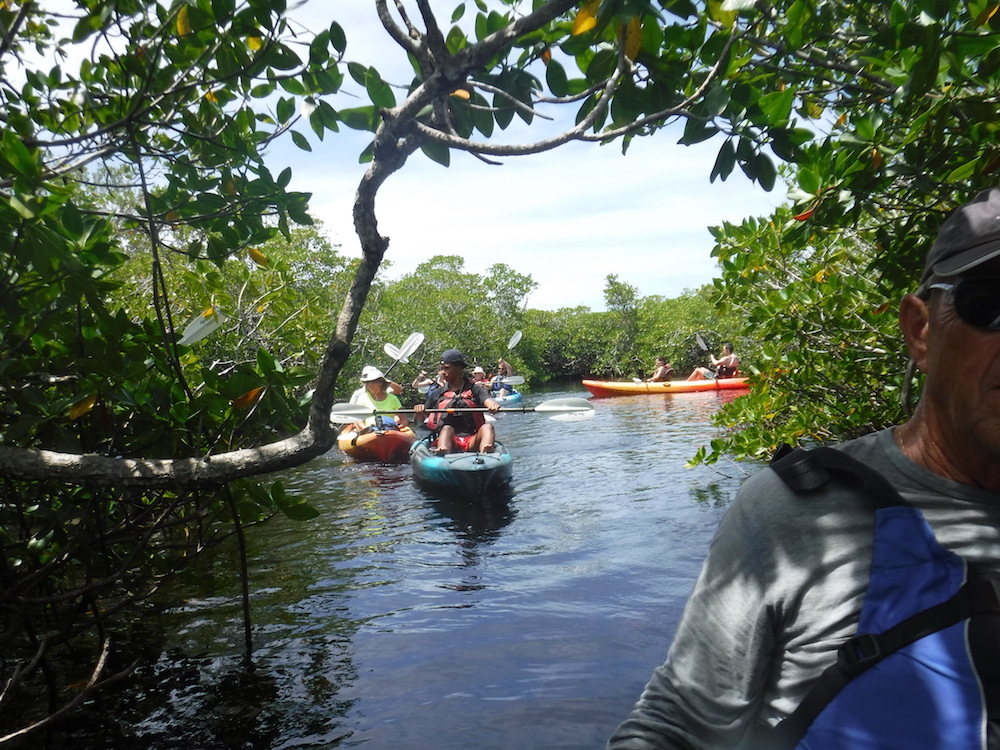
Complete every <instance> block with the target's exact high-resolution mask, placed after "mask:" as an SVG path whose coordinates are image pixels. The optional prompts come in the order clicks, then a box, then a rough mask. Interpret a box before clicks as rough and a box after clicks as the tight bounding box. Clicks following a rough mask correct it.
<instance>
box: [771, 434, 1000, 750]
mask: <svg viewBox="0 0 1000 750" xmlns="http://www.w3.org/2000/svg"><path fill="white" fill-rule="evenodd" d="M783 448H784V450H781V449H779V452H778V453H777V454H776V455H775V459H774V460H773V461H772V464H771V468H773V469H774V470H775V471H776V472H777V474H778V476H779V477H781V479H782V480H784V481H785V483H786V484H788V485H789V486H790V487H791V488H792V489H793V490H795V491H796V492H798V493H801V494H803V495H805V496H807V497H808V495H809V493H811V492H815V491H816V490H818V489H820V488H821V487H822V486H823V485H825V484H826V483H827V482H830V481H839V482H846V483H848V484H850V485H852V486H854V487H856V488H857V489H858V490H859V491H860V492H861V493H862V494H864V495H866V496H867V497H869V498H870V499H872V500H873V501H874V506H875V540H874V548H873V553H872V569H871V574H870V580H869V585H868V591H867V593H866V594H865V599H864V603H863V604H862V609H861V617H860V620H859V622H858V632H857V635H855V636H854V637H853V638H851V639H850V640H848V641H847V642H846V643H844V644H843V645H842V646H841V648H840V650H839V651H838V654H837V662H836V663H835V664H834V665H833V666H831V667H829V668H828V669H827V670H825V671H824V672H823V673H822V674H821V675H820V677H819V678H818V679H817V681H816V683H815V684H814V685H813V687H812V688H811V689H810V691H809V693H808V694H807V695H806V697H805V699H804V700H803V701H802V703H801V704H800V705H799V707H798V708H797V709H796V710H795V711H794V712H793V713H792V714H791V715H790V716H789V717H788V718H786V719H785V720H784V721H782V722H781V723H779V724H778V725H777V726H776V727H775V728H774V734H773V736H772V737H769V738H768V741H767V742H766V743H765V744H764V745H763V747H767V748H769V749H770V748H775V749H777V748H789V749H790V748H801V749H802V750H806V749H808V750H832V749H834V748H850V750H886V749H887V748H900V749H901V750H903V749H905V750H911V749H912V748H921V750H924V749H926V748H940V749H941V750H958V749H959V748H991V749H992V748H1000V725H998V723H997V721H998V719H1000V638H998V637H997V636H998V634H1000V629H998V627H1000V580H997V579H996V578H989V577H987V576H986V575H984V574H980V573H978V572H977V571H975V570H973V569H970V567H969V566H968V565H967V563H966V561H965V560H964V559H963V558H962V557H960V556H959V555H956V554H954V553H953V552H950V551H949V550H947V549H945V548H944V547H942V546H941V545H940V544H939V543H938V542H937V540H936V539H935V537H934V533H933V531H932V530H931V528H930V525H929V524H928V523H927V521H926V519H924V516H923V514H922V513H921V512H920V511H919V510H918V509H916V508H913V507H911V506H909V505H908V504H907V503H906V501H905V500H903V498H902V497H901V496H900V495H899V493H898V492H897V491H896V489H895V488H894V487H893V486H892V485H891V484H889V482H888V481H887V480H886V479H885V478H884V477H882V475H881V474H879V473H878V472H876V471H874V470H873V469H871V468H869V467H868V466H866V465H864V464H862V463H861V462H860V461H857V460H856V459H854V458H852V457H851V456H849V455H847V454H846V453H844V452H843V451H838V450H834V449H833V448H817V449H814V450H811V451H805V450H801V449H798V450H794V451H793V450H791V449H790V448H788V446H783Z"/></svg>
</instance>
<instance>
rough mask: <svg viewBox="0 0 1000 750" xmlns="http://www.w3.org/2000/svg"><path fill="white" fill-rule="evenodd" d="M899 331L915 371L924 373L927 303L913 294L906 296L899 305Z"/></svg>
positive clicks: (928, 319) (927, 326)
mask: <svg viewBox="0 0 1000 750" xmlns="http://www.w3.org/2000/svg"><path fill="white" fill-rule="evenodd" d="M899 329H900V330H901V331H902V332H903V339H904V340H905V341H906V346H907V348H908V349H909V350H910V357H911V358H912V359H913V361H914V362H916V363H917V369H919V370H921V371H924V372H925V371H926V370H925V369H924V365H925V364H926V361H927V337H928V335H929V333H930V308H929V307H928V304H927V301H926V300H923V299H921V298H920V297H918V296H917V295H915V294H907V295H906V296H905V297H903V299H902V300H901V301H900V303H899Z"/></svg>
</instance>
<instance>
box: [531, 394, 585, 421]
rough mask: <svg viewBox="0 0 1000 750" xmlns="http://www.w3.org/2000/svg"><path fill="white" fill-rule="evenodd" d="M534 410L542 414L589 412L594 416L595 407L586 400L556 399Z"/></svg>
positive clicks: (541, 404) (543, 403) (545, 402)
mask: <svg viewBox="0 0 1000 750" xmlns="http://www.w3.org/2000/svg"><path fill="white" fill-rule="evenodd" d="M534 410H535V411H536V412H538V413H540V414H553V413H554V414H586V413H588V412H589V413H590V414H593V413H594V406H593V404H591V403H590V401H588V400H587V399H585V398H554V399H551V400H549V401H543V402H542V403H540V404H539V405H538V406H536V407H535V409H534ZM584 419H586V417H584Z"/></svg>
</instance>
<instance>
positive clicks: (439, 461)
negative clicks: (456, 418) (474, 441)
mask: <svg viewBox="0 0 1000 750" xmlns="http://www.w3.org/2000/svg"><path fill="white" fill-rule="evenodd" d="M494 448H495V450H494V451H493V453H447V454H445V455H440V456H439V455H435V454H434V453H433V451H432V450H431V447H430V438H422V439H420V440H418V441H417V442H415V443H414V444H413V445H412V446H411V448H410V466H412V467H413V478H414V479H415V480H416V481H417V483H418V484H420V485H422V486H424V487H426V488H427V489H430V490H433V491H437V492H442V493H444V494H446V495H449V496H451V497H463V498H469V499H475V498H479V497H484V496H486V495H490V494H494V493H499V492H502V491H503V490H505V489H506V488H507V487H508V486H509V485H510V482H511V479H512V478H513V475H514V460H513V458H511V455H510V453H508V452H507V449H506V448H505V447H504V446H503V444H501V443H496V444H495V445H494Z"/></svg>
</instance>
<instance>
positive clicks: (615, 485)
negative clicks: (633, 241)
mask: <svg viewBox="0 0 1000 750" xmlns="http://www.w3.org/2000/svg"><path fill="white" fill-rule="evenodd" d="M581 395H585V394H584V393H583V392H582V391H580V390H569V391H559V392H550V393H545V394H529V395H528V396H527V397H526V399H525V404H526V405H529V406H530V405H533V404H536V403H538V402H540V401H541V400H543V399H549V398H558V397H565V396H581ZM731 398H733V394H732V393H721V394H716V393H704V394H697V393H696V394H676V395H672V396H632V397H625V398H612V399H595V400H593V402H592V403H593V404H594V407H595V409H596V415H595V417H594V418H593V419H591V420H589V421H581V422H560V421H554V420H550V419H546V418H543V417H542V416H541V415H536V414H530V413H529V414H505V415H501V416H500V417H499V419H498V423H497V433H498V437H499V439H500V440H501V441H502V442H504V443H505V444H506V446H507V447H508V449H509V450H510V452H511V453H512V454H513V456H514V486H513V491H512V493H511V496H510V497H509V498H507V499H495V500H493V501H491V502H486V503H475V504H469V503H461V502H455V501H448V502H446V501H442V500H437V499H435V498H433V497H430V496H428V495H427V494H426V493H425V492H423V491H421V490H419V489H418V488H417V487H416V486H415V485H414V484H413V482H412V479H411V477H410V468H409V466H406V465H404V466H374V465H364V464H357V463H352V462H351V461H350V460H349V459H347V458H345V457H344V456H343V455H342V454H340V453H339V452H338V451H337V450H336V449H335V450H334V451H332V452H330V453H329V454H327V455H326V456H323V457H321V458H319V459H316V460H314V461H312V462H310V463H309V464H307V465H305V466H303V467H300V468H298V469H296V470H294V471H290V472H286V473H285V474H284V476H283V480H284V482H285V484H286V487H287V488H288V491H289V492H290V493H296V494H300V495H302V496H304V497H305V498H307V499H308V500H309V502H310V503H311V504H312V505H314V506H315V507H316V508H318V509H319V510H320V511H321V515H320V517H319V518H317V519H315V520H314V521H310V522H308V523H296V522H292V521H287V520H285V519H276V521H275V522H272V523H270V524H268V525H266V526H264V527H260V528H255V529H251V530H250V531H249V535H248V543H249V547H250V555H251V568H252V601H253V611H254V622H255V629H254V643H255V649H256V650H255V654H254V660H255V663H256V666H257V678H256V679H252V680H251V679H248V678H246V677H245V675H244V674H243V672H242V671H241V669H240V659H241V654H242V647H243V640H242V620H241V615H240V586H239V581H238V564H237V558H236V555H235V550H234V549H230V548H225V549H220V550H216V551H213V552H211V553H209V556H208V557H207V558H206V559H205V560H203V561H202V562H201V563H200V568H199V570H198V571H197V572H196V574H195V575H192V576H187V577H186V578H185V579H184V580H180V581H177V582H176V583H174V584H173V585H172V586H171V589H170V590H169V591H167V592H164V600H165V601H168V602H172V604H173V606H172V607H171V608H170V609H169V610H168V611H167V612H166V613H165V614H163V615H162V616H158V617H156V618H153V619H152V620H151V621H150V622H149V623H148V628H149V630H150V632H151V633H152V634H153V635H154V636H155V637H153V638H152V640H153V641H154V642H155V644H156V647H155V649H154V651H153V652H152V653H151V654H146V655H145V657H146V659H147V663H148V665H147V666H145V667H143V668H142V669H141V670H140V672H139V675H138V678H137V679H138V685H136V684H135V683H133V684H130V685H129V686H128V688H126V689H125V690H122V691H119V693H118V694H117V695H116V696H115V697H114V700H111V699H109V698H104V699H101V700H99V701H98V703H96V704H94V706H93V709H92V710H94V711H95V712H97V711H100V712H102V716H103V719H102V723H103V728H102V736H101V737H100V738H95V737H81V738H80V746H89V747H97V746H107V747H116V748H125V747H128V748H131V747H142V748H153V749H154V750H155V749H161V750H162V749H165V748H189V749H190V750H199V749H201V748H229V747H247V748H353V747H366V748H435V749H445V748H463V749H465V748H483V749H489V748H556V747H564V748H600V747H603V744H604V742H605V741H606V740H607V738H608V736H609V735H610V733H611V732H612V730H613V729H614V727H615V726H616V725H617V724H618V722H620V721H621V720H622V719H623V718H624V717H625V716H626V714H627V713H628V711H629V710H630V708H631V705H632V703H633V702H634V701H635V700H636V698H637V697H638V695H639V693H640V691H641V689H642V687H643V685H644V684H645V682H646V680H647V679H648V677H649V675H650V673H651V672H652V670H653V668H654V667H655V666H656V665H658V664H659V663H660V662H661V661H662V659H663V657H664V655H665V654H666V650H667V647H668V645H669V642H670V638H671V636H672V634H673V631H674V628H675V625H676V622H677V619H678V617H679V615H680V611H681V608H682V606H683V603H684V600H685V599H686V597H687V594H688V592H689V591H690V589H691V586H692V584H693V581H694V577H695V575H696V574H697V571H698V568H699V567H700V564H701V560H702V559H703V557H704V555H705V552H706V550H707V545H708V542H709V540H710V538H711V534H712V532H713V530H714V529H715V526H716V524H717V523H718V521H719V518H720V516H721V514H722V512H723V511H724V509H725V507H726V506H727V505H728V503H729V501H730V499H731V498H732V496H733V494H734V493H735V490H736V488H737V486H738V484H739V482H740V481H741V480H742V477H743V473H742V471H743V470H748V471H752V470H754V467H741V468H734V467H731V466H729V467H722V468H720V469H718V470H713V469H710V468H706V467H698V468H695V469H687V468H684V464H685V462H686V461H687V459H689V458H690V457H691V455H692V454H693V453H694V451H695V450H696V448H697V447H698V446H699V445H701V444H703V443H704V442H706V441H707V440H710V439H711V438H712V437H715V436H716V432H715V428H713V426H712V424H711V419H712V416H713V414H714V413H715V412H716V411H717V410H718V408H719V406H720V404H721V403H722V402H723V400H728V399H731ZM178 602H183V603H182V604H179V605H178Z"/></svg>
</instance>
